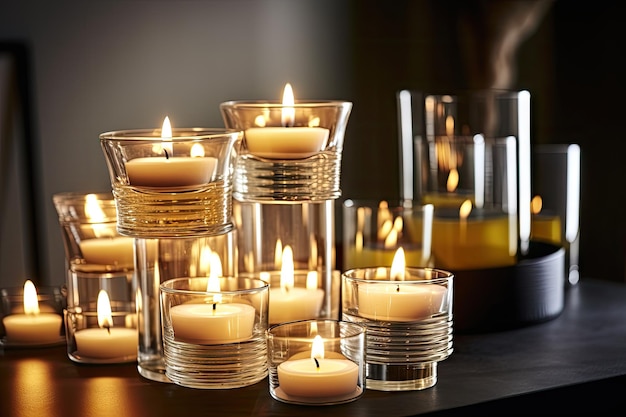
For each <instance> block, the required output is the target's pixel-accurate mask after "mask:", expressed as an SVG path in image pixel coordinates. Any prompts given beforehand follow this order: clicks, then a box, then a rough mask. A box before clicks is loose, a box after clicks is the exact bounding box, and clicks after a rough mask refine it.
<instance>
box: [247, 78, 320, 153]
mask: <svg viewBox="0 0 626 417" xmlns="http://www.w3.org/2000/svg"><path fill="white" fill-rule="evenodd" d="M294 103H295V98H294V94H293V89H292V87H291V84H289V83H287V84H286V85H285V89H284V92H283V107H282V109H281V112H282V113H281V124H282V127H271V126H267V127H266V126H265V118H264V116H263V115H259V116H257V118H256V119H255V125H256V127H250V128H248V129H246V130H245V141H246V147H247V149H248V151H249V152H250V153H252V154H254V155H257V156H260V157H263V158H268V159H300V158H307V157H309V156H311V155H314V154H316V153H318V152H320V151H321V150H323V149H324V148H325V147H326V143H327V141H328V137H329V130H328V129H326V128H323V127H319V126H317V124H319V119H315V118H313V119H312V120H309V121H308V125H307V126H296V125H295V123H296V120H295V119H296V114H295V109H294V107H293V106H294Z"/></svg>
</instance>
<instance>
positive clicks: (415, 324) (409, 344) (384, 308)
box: [342, 266, 453, 391]
mask: <svg viewBox="0 0 626 417" xmlns="http://www.w3.org/2000/svg"><path fill="white" fill-rule="evenodd" d="M452 279H453V274H452V273H450V272H447V271H442V270H438V269H431V268H410V267H407V268H403V267H400V268H395V267H394V266H392V267H391V268H388V267H385V268H382V267H380V268H358V269H351V270H348V271H346V272H345V273H344V274H343V282H342V319H343V320H345V321H348V322H354V323H359V324H362V325H363V326H365V328H366V329H367V333H366V346H367V347H366V371H367V372H366V375H367V388H369V389H374V390H380V391H407V390H421V389H426V388H430V387H432V386H434V385H435V384H436V383H437V364H438V362H441V361H442V360H444V359H446V358H448V356H450V354H451V353H452Z"/></svg>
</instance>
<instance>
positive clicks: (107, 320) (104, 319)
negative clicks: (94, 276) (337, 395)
mask: <svg viewBox="0 0 626 417" xmlns="http://www.w3.org/2000/svg"><path fill="white" fill-rule="evenodd" d="M98 326H100V327H113V315H112V313H111V301H109V294H108V293H107V292H106V291H105V290H100V292H99V293H98Z"/></svg>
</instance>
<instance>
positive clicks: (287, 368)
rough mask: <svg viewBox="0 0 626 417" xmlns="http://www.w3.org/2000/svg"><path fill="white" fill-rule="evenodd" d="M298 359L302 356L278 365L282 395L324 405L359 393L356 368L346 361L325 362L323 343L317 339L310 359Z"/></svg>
mask: <svg viewBox="0 0 626 417" xmlns="http://www.w3.org/2000/svg"><path fill="white" fill-rule="evenodd" d="M320 343H321V344H322V348H321V352H320V347H319V345H320ZM336 356H339V357H341V356H340V355H336ZM299 357H301V355H295V356H294V357H292V358H290V359H288V360H287V361H285V362H282V363H281V364H280V365H278V368H277V373H278V385H279V388H280V390H281V391H282V392H284V393H285V394H287V395H289V396H292V397H305V398H310V399H312V400H317V401H319V402H323V401H325V400H328V399H331V398H336V397H341V396H346V395H349V394H352V393H354V392H355V391H356V390H357V389H358V386H357V383H358V379H359V367H358V365H357V364H356V363H354V362H352V361H350V360H348V359H345V358H343V359H336V358H333V359H326V358H325V357H324V351H323V339H322V338H321V337H320V336H319V335H318V336H316V337H315V339H314V341H313V347H312V349H311V355H310V357H308V358H304V359H299Z"/></svg>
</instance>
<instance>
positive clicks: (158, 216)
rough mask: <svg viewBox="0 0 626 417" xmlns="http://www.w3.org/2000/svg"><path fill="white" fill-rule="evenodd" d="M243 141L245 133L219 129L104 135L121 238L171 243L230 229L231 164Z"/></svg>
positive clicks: (145, 130)
mask: <svg viewBox="0 0 626 417" xmlns="http://www.w3.org/2000/svg"><path fill="white" fill-rule="evenodd" d="M170 136H171V137H170ZM241 137H242V132H241V131H237V130H233V129H220V128H214V129H208V128H207V129H205V128H180V129H172V131H171V135H170V134H167V133H165V134H164V133H163V131H162V129H134V130H123V131H112V132H106V133H102V134H101V135H100V144H101V146H102V149H103V152H104V155H105V159H106V162H107V166H108V169H109V176H110V178H111V185H112V187H113V195H114V197H115V200H116V202H117V210H118V213H117V219H118V224H117V229H118V231H119V232H120V234H122V235H125V236H132V237H137V238H168V237H193V236H198V235H202V234H205V235H206V234H208V235H217V234H222V233H226V232H228V231H230V230H232V228H233V225H232V222H231V216H232V205H231V196H232V176H233V164H234V159H235V157H236V151H237V146H238V144H239V141H240V139H241Z"/></svg>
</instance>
